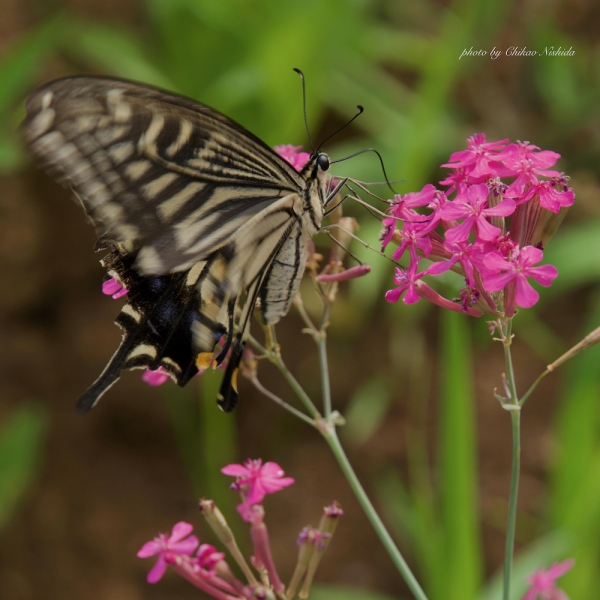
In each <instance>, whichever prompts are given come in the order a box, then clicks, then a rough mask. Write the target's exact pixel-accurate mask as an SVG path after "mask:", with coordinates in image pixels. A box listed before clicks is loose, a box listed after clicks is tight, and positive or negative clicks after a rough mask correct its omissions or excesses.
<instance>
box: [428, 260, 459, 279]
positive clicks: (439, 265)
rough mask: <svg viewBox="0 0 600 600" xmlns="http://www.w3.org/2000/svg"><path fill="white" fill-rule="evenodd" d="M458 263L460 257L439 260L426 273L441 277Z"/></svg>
mask: <svg viewBox="0 0 600 600" xmlns="http://www.w3.org/2000/svg"><path fill="white" fill-rule="evenodd" d="M457 261H458V256H453V257H452V258H451V259H450V260H439V261H437V262H434V263H433V264H432V265H431V266H430V267H429V268H428V269H427V270H426V271H425V275H440V274H442V273H445V272H446V271H448V270H450V269H451V268H452V266H453V265H454V263H456V262H457Z"/></svg>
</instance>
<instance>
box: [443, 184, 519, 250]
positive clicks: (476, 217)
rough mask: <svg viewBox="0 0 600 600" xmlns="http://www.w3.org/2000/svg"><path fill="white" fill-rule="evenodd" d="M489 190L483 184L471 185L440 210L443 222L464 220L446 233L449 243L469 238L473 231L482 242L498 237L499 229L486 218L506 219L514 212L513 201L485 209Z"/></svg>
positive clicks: (507, 199)
mask: <svg viewBox="0 0 600 600" xmlns="http://www.w3.org/2000/svg"><path fill="white" fill-rule="evenodd" d="M488 195H489V189H488V186H487V185H485V183H480V184H478V185H472V186H471V187H469V188H468V189H467V190H466V192H465V193H464V194H461V195H459V196H457V197H456V199H455V200H453V201H452V202H448V203H447V204H445V205H444V206H443V207H442V208H441V209H440V217H441V218H442V219H443V220H445V221H451V220H456V219H464V221H463V222H462V223H461V224H460V225H457V226H456V227H452V228H451V229H448V230H447V231H446V239H447V240H448V241H449V242H462V241H465V240H467V239H468V238H469V235H470V233H471V231H472V230H473V229H475V230H476V232H477V236H478V237H479V238H480V239H482V240H493V239H494V238H495V237H497V236H498V235H500V233H501V231H500V228H499V227H495V226H494V225H492V224H491V223H489V222H488V221H486V217H507V216H509V215H511V214H512V213H513V212H514V210H515V201H514V200H511V199H510V198H505V199H504V200H502V201H501V202H499V203H498V204H496V206H492V207H490V208H486V207H487V203H488Z"/></svg>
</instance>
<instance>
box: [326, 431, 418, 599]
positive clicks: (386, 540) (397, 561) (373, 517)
mask: <svg viewBox="0 0 600 600" xmlns="http://www.w3.org/2000/svg"><path fill="white" fill-rule="evenodd" d="M319 429H320V431H321V433H322V434H323V437H324V438H325V441H326V442H327V443H328V444H329V447H330V448H331V451H332V452H333V455H334V456H335V458H336V460H337V461H338V464H339V465H340V467H341V469H342V472H343V473H344V475H345V476H346V479H347V480H348V483H349V484H350V487H351V488H352V491H353V492H354V495H355V496H356V498H357V500H358V502H359V504H360V505H361V507H362V509H363V510H364V511H365V514H366V515H367V518H368V519H369V521H370V522H371V525H372V526H373V529H375V533H377V535H378V536H379V539H380V540H381V543H382V544H383V546H384V547H385V549H386V550H387V552H388V554H389V555H390V557H391V559H392V561H393V563H394V565H396V568H397V569H398V571H400V574H401V575H402V577H403V578H404V581H406V584H407V585H408V587H409V588H410V590H411V592H412V593H413V594H414V597H415V598H416V600H427V596H426V595H425V592H424V591H423V589H422V588H421V586H420V585H419V582H418V581H417V580H416V578H415V576H414V575H413V573H412V571H411V570H410V568H409V566H408V565H407V564H406V561H405V560H404V558H403V556H402V554H401V553H400V550H398V547H397V546H396V544H395V543H394V540H392V538H391V536H390V534H389V533H388V531H387V529H386V528H385V525H384V524H383V522H382V520H381V519H380V518H379V515H378V514H377V512H376V511H375V507H374V506H373V504H372V503H371V501H370V500H369V497H368V496H367V494H366V492H365V490H364V489H363V487H362V485H361V484H360V481H359V480H358V477H357V476H356V473H355V472H354V470H353V469H352V465H351V464H350V462H349V461H348V457H347V456H346V453H345V452H344V449H343V448H342V445H341V443H340V440H339V438H338V436H337V433H336V431H335V428H334V426H333V425H330V424H326V426H325V427H321V428H319Z"/></svg>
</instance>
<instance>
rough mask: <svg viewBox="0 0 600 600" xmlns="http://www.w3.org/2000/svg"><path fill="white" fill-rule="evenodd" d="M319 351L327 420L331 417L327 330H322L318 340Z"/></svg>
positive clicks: (324, 411)
mask: <svg viewBox="0 0 600 600" xmlns="http://www.w3.org/2000/svg"><path fill="white" fill-rule="evenodd" d="M316 341H317V348H318V349H319V363H320V365H321V387H322V389H323V392H322V393H323V413H324V415H325V418H326V419H327V418H328V417H329V415H331V386H330V383H329V363H328V361H327V334H326V333H325V328H322V329H321V332H320V335H319V337H318V338H317V340H316Z"/></svg>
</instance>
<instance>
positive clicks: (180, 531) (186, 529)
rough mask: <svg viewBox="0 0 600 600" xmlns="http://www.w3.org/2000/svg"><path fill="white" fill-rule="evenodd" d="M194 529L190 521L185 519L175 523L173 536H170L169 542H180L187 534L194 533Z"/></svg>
mask: <svg viewBox="0 0 600 600" xmlns="http://www.w3.org/2000/svg"><path fill="white" fill-rule="evenodd" d="M192 531H194V526H193V525H191V524H190V523H186V522H185V521H179V523H175V525H173V530H172V533H171V537H169V543H170V542H178V541H179V540H181V539H183V538H184V537H185V536H186V535H189V534H190V533H192Z"/></svg>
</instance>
